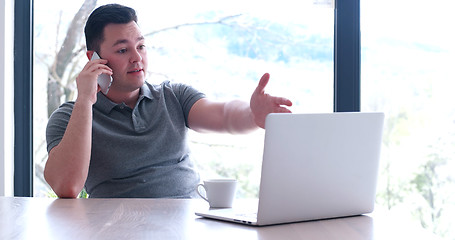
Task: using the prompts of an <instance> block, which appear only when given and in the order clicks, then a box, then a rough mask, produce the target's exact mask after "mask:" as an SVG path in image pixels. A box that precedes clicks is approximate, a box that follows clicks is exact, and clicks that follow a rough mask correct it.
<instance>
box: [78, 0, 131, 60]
mask: <svg viewBox="0 0 455 240" xmlns="http://www.w3.org/2000/svg"><path fill="white" fill-rule="evenodd" d="M131 21H134V22H136V23H137V15H136V11H134V9H132V8H130V7H126V6H123V5H120V4H107V5H103V6H100V7H98V8H97V9H95V10H94V11H93V12H92V13H91V14H90V16H89V17H88V19H87V22H86V23H85V29H84V32H85V42H86V44H87V50H91V51H96V52H98V53H99V50H100V49H99V48H100V44H101V43H102V42H103V41H104V28H105V27H106V25H108V24H111V23H114V24H126V23H130V22H131Z"/></svg>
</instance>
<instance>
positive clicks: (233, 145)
mask: <svg viewBox="0 0 455 240" xmlns="http://www.w3.org/2000/svg"><path fill="white" fill-rule="evenodd" d="M88 1H89V0H86V1H85V2H88ZM115 2H116V3H120V4H125V5H128V6H131V7H133V8H134V9H136V10H137V13H138V16H139V25H140V26H141V29H142V32H143V34H144V35H145V36H146V38H147V45H148V54H149V71H150V72H149V75H148V76H149V78H148V81H149V82H151V83H154V84H158V83H161V82H162V81H164V80H171V81H175V82H183V83H187V84H190V85H193V86H194V87H196V88H197V89H199V90H201V91H202V92H204V93H206V94H207V95H208V97H210V98H212V99H215V100H220V101H223V100H228V99H234V98H237V99H242V100H245V101H249V98H250V96H251V93H252V92H253V90H254V89H255V87H256V84H257V83H258V81H259V79H260V77H261V76H262V75H263V74H264V73H265V72H269V73H270V74H271V79H270V82H269V85H268V86H267V88H266V91H267V92H268V93H270V94H272V95H279V96H283V97H287V98H289V99H291V100H292V101H293V103H294V106H293V107H292V108H291V110H292V111H293V112H331V111H333V9H332V8H330V7H327V6H325V4H324V1H316V2H318V4H313V2H315V1H306V2H304V3H301V2H295V1H285V2H283V1H280V2H279V4H278V3H264V2H263V1H226V2H224V3H223V2H220V1H202V0H199V1H176V0H174V1H159V2H158V1H145V0H143V1H134V2H133V1H115ZM82 3H83V1H82V0H79V1H71V3H67V2H65V3H62V2H61V1H56V0H54V1H52V0H36V1H35V35H36V37H35V44H36V46H37V47H35V61H36V64H35V90H36V91H35V106H34V109H35V113H34V114H35V120H34V121H35V122H34V127H35V129H34V130H35V138H36V139H35V144H36V146H35V159H36V165H37V168H36V175H37V178H38V180H39V178H40V177H41V176H42V168H43V165H44V162H45V160H46V158H47V155H46V144H45V139H44V135H45V134H44V129H45V126H46V122H47V118H48V110H47V106H45V105H46V104H38V103H47V102H48V101H49V104H47V105H48V106H50V105H51V104H50V101H55V100H56V101H57V102H58V103H62V102H63V101H66V100H71V99H74V96H75V94H76V93H75V89H76V87H75V84H74V78H75V76H77V73H78V72H79V71H80V69H81V68H82V66H83V65H84V64H85V63H86V58H85V48H84V46H83V44H84V43H85V42H84V41H85V40H84V39H83V36H82V35H81V37H80V40H79V41H78V42H77V44H76V46H75V47H74V49H73V51H72V52H73V55H72V58H71V61H70V63H69V64H68V66H67V68H66V69H65V70H64V72H63V74H62V75H61V77H57V78H56V77H55V74H53V73H54V71H53V70H52V69H53V66H55V64H54V65H53V61H54V59H55V56H56V54H57V53H58V52H59V51H60V49H61V46H62V43H63V41H64V39H65V37H66V36H67V35H68V33H67V30H68V29H70V30H72V29H73V28H68V26H69V24H70V22H71V20H72V18H73V16H74V15H75V14H76V12H77V10H78V9H79V8H80V6H81V5H82ZM106 3H109V1H98V2H97V4H98V5H101V4H106ZM258 6H261V7H260V8H259V7H258ZM55 16H60V18H56V17H55ZM59 19H60V21H58V20H59ZM81 33H82V30H81ZM73 34H75V33H73ZM38 46H39V47H38ZM46 80H47V81H46ZM52 81H54V82H55V81H60V83H59V86H60V87H61V86H65V87H66V89H65V90H66V91H62V94H61V96H60V95H58V92H54V91H48V90H49V89H52V88H51V87H52V86H54V85H55V84H54V85H53V84H52ZM48 92H49V93H48ZM48 95H49V96H50V97H49V100H48ZM190 137H191V139H190V142H191V149H192V153H193V156H194V159H195V160H196V161H197V163H198V166H199V169H200V173H201V177H202V178H205V177H213V176H225V177H236V178H238V179H239V180H240V184H241V189H240V191H239V197H254V196H256V194H257V187H258V183H259V173H260V164H261V157H262V144H263V139H262V138H263V131H262V130H259V131H256V132H254V133H252V134H248V135H242V136H238V135H237V136H233V135H226V134H224V135H220V134H198V133H195V132H190ZM36 182H39V181H36ZM38 186H41V184H40V183H39V184H38V183H37V184H36V190H35V194H36V195H39V194H42V193H43V192H47V191H48V190H42V188H39V189H38ZM44 189H45V188H44Z"/></svg>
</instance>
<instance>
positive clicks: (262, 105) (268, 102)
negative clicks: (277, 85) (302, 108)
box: [250, 73, 292, 128]
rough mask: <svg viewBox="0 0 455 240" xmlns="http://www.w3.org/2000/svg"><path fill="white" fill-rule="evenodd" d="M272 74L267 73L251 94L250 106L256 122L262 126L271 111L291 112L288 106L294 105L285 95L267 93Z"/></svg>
mask: <svg viewBox="0 0 455 240" xmlns="http://www.w3.org/2000/svg"><path fill="white" fill-rule="evenodd" d="M269 79H270V74H268V73H265V74H264V75H263V76H262V77H261V80H259V84H258V86H257V87H256V89H255V90H254V92H253V95H251V100H250V108H251V111H252V112H253V115H254V121H255V123H256V124H257V125H258V126H259V127H261V128H264V127H265V117H266V116H267V115H268V114H269V113H290V112H291V110H289V109H288V108H287V107H290V106H292V102H291V101H290V100H289V99H287V98H283V97H275V96H270V95H269V94H267V93H265V90H264V89H265V87H266V86H267V83H268V82H269Z"/></svg>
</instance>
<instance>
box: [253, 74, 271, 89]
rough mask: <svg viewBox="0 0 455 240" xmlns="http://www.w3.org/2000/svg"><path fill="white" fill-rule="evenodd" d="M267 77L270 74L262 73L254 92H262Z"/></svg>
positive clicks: (268, 77) (267, 79)
mask: <svg viewBox="0 0 455 240" xmlns="http://www.w3.org/2000/svg"><path fill="white" fill-rule="evenodd" d="M269 79H270V74H268V73H264V75H262V77H261V80H259V84H258V86H257V88H256V92H258V93H260V92H264V89H265V86H267V83H268V82H269Z"/></svg>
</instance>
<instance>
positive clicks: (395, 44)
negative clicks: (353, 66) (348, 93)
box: [360, 0, 455, 239]
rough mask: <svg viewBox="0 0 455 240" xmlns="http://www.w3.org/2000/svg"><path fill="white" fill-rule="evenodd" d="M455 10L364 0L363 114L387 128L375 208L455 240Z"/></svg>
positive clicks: (441, 4) (439, 1)
mask: <svg viewBox="0 0 455 240" xmlns="http://www.w3.org/2000/svg"><path fill="white" fill-rule="evenodd" d="M454 7H455V4H454V2H453V1H449V0H435V1H412V0H404V1H393V0H386V1H362V2H361V15H360V16H361V31H362V78H361V79H362V111H383V112H385V114H386V116H387V119H386V123H385V129H384V136H383V147H382V157H381V162H382V167H381V173H380V178H379V186H378V196H377V203H378V205H380V206H382V207H383V208H386V209H389V210H390V213H391V214H398V215H402V216H404V217H407V218H408V219H409V222H413V223H415V224H416V225H417V224H419V225H421V226H423V227H425V228H427V229H428V230H430V231H433V232H434V233H436V234H437V235H439V236H441V237H443V238H444V239H455V231H454V229H455V225H454V223H455V221H454V213H455V208H454V207H455V179H454V173H455V105H454V104H453V103H454V102H455V99H454V94H453V87H452V86H453V82H454V77H453V72H452V69H453V66H454V63H455V61H454V56H455V47H454V46H455V45H454V43H455V34H454V33H453V30H452V29H453V23H454V22H455V15H454V14H453V9H454Z"/></svg>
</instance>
